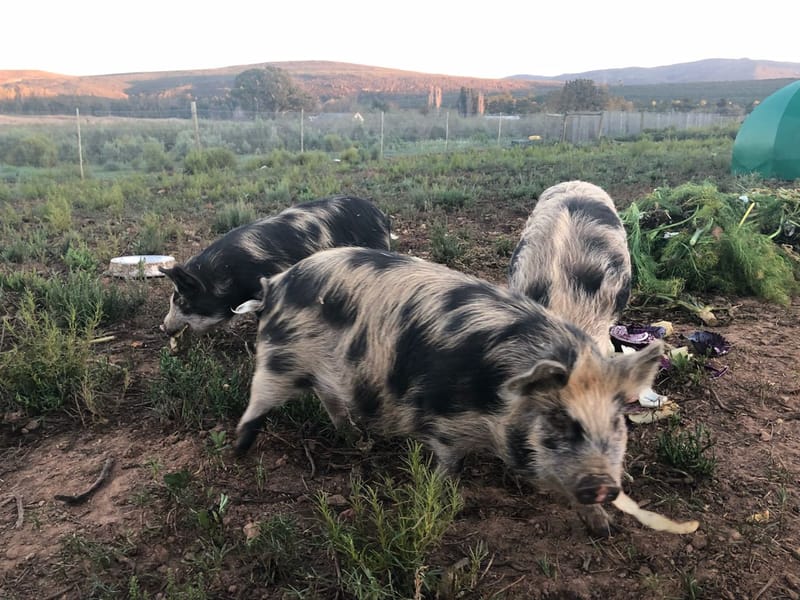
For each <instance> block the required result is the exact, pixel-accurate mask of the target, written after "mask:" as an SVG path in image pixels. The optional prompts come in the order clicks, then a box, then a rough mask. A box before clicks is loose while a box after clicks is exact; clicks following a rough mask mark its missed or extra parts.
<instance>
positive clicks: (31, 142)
mask: <svg viewBox="0 0 800 600" xmlns="http://www.w3.org/2000/svg"><path fill="white" fill-rule="evenodd" d="M57 160H58V149H57V148H56V145H55V144H54V143H53V142H52V141H50V140H49V139H48V138H47V137H45V136H44V135H42V134H34V135H29V136H26V137H23V138H21V139H20V140H18V141H17V143H16V144H15V145H14V146H12V147H11V148H10V149H9V150H8V151H7V152H6V155H5V162H7V163H8V164H10V165H15V166H18V167H52V166H55V164H56V162H57Z"/></svg>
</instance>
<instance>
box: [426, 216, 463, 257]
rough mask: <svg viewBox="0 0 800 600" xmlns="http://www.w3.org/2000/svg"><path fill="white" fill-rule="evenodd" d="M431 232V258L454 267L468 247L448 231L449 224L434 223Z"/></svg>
mask: <svg viewBox="0 0 800 600" xmlns="http://www.w3.org/2000/svg"><path fill="white" fill-rule="evenodd" d="M430 232H431V258H432V259H433V260H434V261H436V262H438V263H442V264H445V265H447V266H449V267H452V266H453V265H454V264H455V262H456V261H457V260H458V259H459V258H461V257H462V256H464V253H465V252H466V245H465V244H464V241H463V240H462V239H461V238H460V237H459V236H457V235H454V234H451V233H449V232H448V231H447V224H446V223H443V222H441V221H437V222H435V223H433V224H432V225H431V227H430Z"/></svg>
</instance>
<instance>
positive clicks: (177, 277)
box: [158, 265, 206, 296]
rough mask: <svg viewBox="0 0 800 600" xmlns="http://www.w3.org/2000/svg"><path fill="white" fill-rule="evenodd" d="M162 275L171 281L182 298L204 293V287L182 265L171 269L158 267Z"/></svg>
mask: <svg viewBox="0 0 800 600" xmlns="http://www.w3.org/2000/svg"><path fill="white" fill-rule="evenodd" d="M158 270H159V271H161V272H162V273H163V274H164V275H166V276H167V277H169V278H170V279H171V280H172V283H174V284H175V288H176V289H177V290H178V293H180V294H181V295H182V296H187V295H194V294H200V293H203V292H205V290H206V286H205V285H204V284H203V282H202V281H200V280H199V279H198V278H197V277H196V276H195V275H192V274H191V273H189V271H187V270H186V267H184V266H183V265H175V266H174V267H172V268H169V269H168V268H164V267H159V268H158Z"/></svg>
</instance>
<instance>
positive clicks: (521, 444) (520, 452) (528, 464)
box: [506, 423, 536, 473]
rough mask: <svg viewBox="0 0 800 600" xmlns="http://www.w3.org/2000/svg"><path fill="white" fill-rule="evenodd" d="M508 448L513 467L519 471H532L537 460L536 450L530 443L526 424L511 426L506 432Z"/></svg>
mask: <svg viewBox="0 0 800 600" xmlns="http://www.w3.org/2000/svg"><path fill="white" fill-rule="evenodd" d="M506 446H507V452H508V455H509V456H510V457H511V463H512V467H513V468H514V469H516V470H517V471H527V472H528V473H530V472H531V470H532V464H533V462H534V460H535V458H536V449H535V448H533V447H532V446H531V445H530V443H529V442H528V427H527V425H526V424H520V423H517V424H514V425H511V426H510V427H509V429H508V431H507V432H506Z"/></svg>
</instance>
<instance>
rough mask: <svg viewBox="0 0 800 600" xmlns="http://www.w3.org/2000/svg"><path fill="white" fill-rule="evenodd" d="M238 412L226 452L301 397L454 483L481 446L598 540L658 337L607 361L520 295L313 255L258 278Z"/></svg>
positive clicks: (345, 253) (384, 255)
mask: <svg viewBox="0 0 800 600" xmlns="http://www.w3.org/2000/svg"><path fill="white" fill-rule="evenodd" d="M262 284H263V294H262V295H261V298H260V299H255V300H252V301H249V302H246V303H244V304H243V305H242V306H240V307H239V309H238V312H250V311H256V312H258V313H259V327H258V337H257V344H256V357H255V373H254V376H253V380H252V384H251V391H250V402H249V405H248V407H247V410H246V411H245V413H244V415H243V416H242V418H241V420H240V422H239V425H238V429H237V432H238V440H237V450H238V451H239V452H240V453H242V452H245V451H247V449H248V448H249V447H250V446H251V445H252V443H253V441H254V440H255V438H256V436H257V433H258V431H259V429H260V427H261V424H262V423H263V419H264V416H265V414H266V413H267V412H268V411H269V410H270V409H272V408H274V407H276V406H280V405H282V404H283V403H284V402H286V401H287V400H289V399H291V398H292V397H295V396H296V395H298V394H299V393H300V392H302V391H303V390H313V391H314V392H315V393H316V395H317V396H318V397H319V399H320V400H321V401H322V403H323V404H324V406H325V408H326V409H327V412H328V414H329V415H330V418H331V420H332V421H333V423H334V424H342V423H344V422H346V421H347V420H349V419H352V420H353V421H355V422H360V423H363V424H364V425H365V426H366V427H367V428H368V429H372V430H373V431H377V432H379V433H381V434H386V435H400V436H413V437H416V438H418V439H420V440H421V441H423V443H425V444H426V445H427V446H428V447H429V448H430V449H431V450H432V451H433V453H434V454H435V456H436V458H437V460H438V466H439V468H441V469H442V470H444V471H446V472H449V473H454V472H457V471H458V469H459V468H460V465H461V462H462V459H463V457H464V456H465V455H466V454H467V453H468V452H472V451H488V452H490V453H493V454H494V455H496V456H498V457H500V458H501V459H502V460H503V461H504V462H505V463H506V464H507V465H509V466H510V467H511V468H512V469H514V470H515V471H517V472H518V473H520V474H522V475H525V476H529V477H531V478H535V479H538V480H541V481H544V482H548V483H550V484H552V485H553V486H554V487H555V488H557V489H558V490H560V491H562V492H564V493H565V494H566V496H567V497H568V498H570V499H571V500H572V501H573V502H574V503H576V504H578V505H579V506H580V507H581V510H580V512H581V516H582V517H583V519H584V520H585V522H586V523H587V525H588V527H589V529H590V530H591V532H592V533H594V534H598V535H607V534H608V532H609V518H608V515H607V514H606V512H605V511H604V509H603V508H602V505H603V504H604V503H607V502H611V501H613V500H614V498H615V497H616V496H617V495H618V493H619V491H620V485H621V481H620V479H621V474H622V462H623V456H624V454H625V447H626V441H627V431H626V427H625V421H624V418H623V413H622V407H623V403H624V401H625V399H626V398H628V397H629V396H631V395H632V394H635V393H637V392H638V390H639V389H641V388H642V387H643V386H646V385H648V384H650V383H651V381H652V379H653V377H654V375H655V373H656V370H657V368H658V365H659V357H660V355H661V343H660V342H658V343H656V344H652V345H650V346H648V347H647V348H646V349H644V350H642V351H640V352H637V353H635V354H633V355H630V356H622V357H619V358H614V359H611V358H607V357H606V356H604V354H603V353H602V352H601V351H600V350H599V349H598V347H597V345H596V344H595V343H594V341H593V340H592V338H591V337H589V336H588V335H586V334H585V333H584V332H583V331H582V330H581V329H579V328H577V327H575V326H574V325H572V324H571V323H569V322H568V321H566V320H564V319H561V318H559V317H557V316H555V315H554V314H553V313H552V312H551V311H549V310H547V309H545V308H543V307H542V306H541V305H539V304H538V303H536V302H534V301H533V300H531V299H529V298H527V297H525V296H522V295H520V294H516V293H513V292H511V291H509V290H507V289H505V288H503V287H500V286H497V285H493V284H491V283H488V282H486V281H483V280H480V279H477V278H474V277H471V276H469V275H465V274H463V273H459V272H456V271H453V270H451V269H448V268H447V267H444V266H442V265H438V264H434V263H430V262H426V261H423V260H420V259H417V258H412V257H409V256H405V255H401V254H396V253H392V252H386V251H379V250H370V249H360V248H339V249H333V250H324V251H321V252H318V253H316V254H314V255H313V256H311V257H309V258H306V259H304V260H302V261H300V262H299V263H297V264H296V265H294V266H293V267H291V268H290V269H288V270H287V271H285V272H283V273H281V274H279V275H276V276H275V277H273V278H271V279H269V280H267V279H263V280H262Z"/></svg>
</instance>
